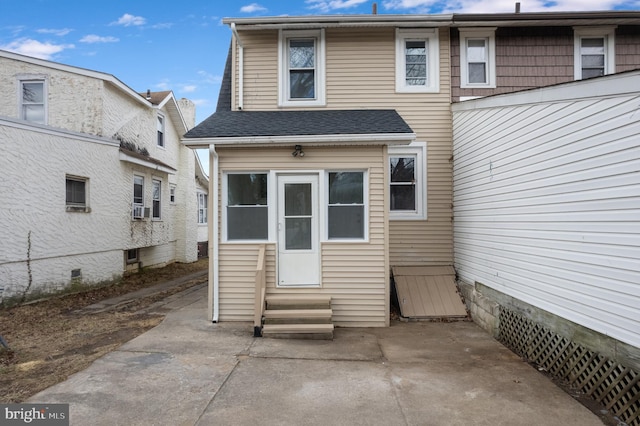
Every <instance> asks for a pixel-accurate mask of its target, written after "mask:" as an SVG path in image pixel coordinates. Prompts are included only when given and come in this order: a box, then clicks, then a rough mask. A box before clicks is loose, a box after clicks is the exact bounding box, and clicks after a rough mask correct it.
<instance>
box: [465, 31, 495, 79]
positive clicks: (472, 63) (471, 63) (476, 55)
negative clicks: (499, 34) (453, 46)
mask: <svg viewBox="0 0 640 426" xmlns="http://www.w3.org/2000/svg"><path fill="white" fill-rule="evenodd" d="M460 87H463V88H473V87H486V88H495V87H496V41H495V28H482V29H461V30H460Z"/></svg>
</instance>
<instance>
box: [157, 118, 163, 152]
mask: <svg viewBox="0 0 640 426" xmlns="http://www.w3.org/2000/svg"><path fill="white" fill-rule="evenodd" d="M156 127H157V130H158V141H157V143H158V146H159V147H162V148H164V116H163V115H161V114H158V121H157V123H156Z"/></svg>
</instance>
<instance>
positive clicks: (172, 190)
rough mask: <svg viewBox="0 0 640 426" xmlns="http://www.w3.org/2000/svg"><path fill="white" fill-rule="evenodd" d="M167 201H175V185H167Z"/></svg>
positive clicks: (173, 202)
mask: <svg viewBox="0 0 640 426" xmlns="http://www.w3.org/2000/svg"><path fill="white" fill-rule="evenodd" d="M169 202H170V203H171V204H175V203H176V186H175V185H169Z"/></svg>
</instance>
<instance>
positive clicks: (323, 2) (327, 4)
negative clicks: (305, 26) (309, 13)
mask: <svg viewBox="0 0 640 426" xmlns="http://www.w3.org/2000/svg"><path fill="white" fill-rule="evenodd" d="M368 1H369V0H306V1H305V3H307V4H308V5H309V9H314V10H318V11H320V12H323V13H326V12H330V11H332V10H337V9H349V8H352V7H357V6H360V5H361V4H363V3H367V2H368Z"/></svg>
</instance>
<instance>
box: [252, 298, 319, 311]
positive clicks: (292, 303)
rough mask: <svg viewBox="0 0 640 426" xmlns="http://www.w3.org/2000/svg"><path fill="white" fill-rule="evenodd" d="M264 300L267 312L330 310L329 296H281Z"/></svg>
mask: <svg viewBox="0 0 640 426" xmlns="http://www.w3.org/2000/svg"><path fill="white" fill-rule="evenodd" d="M265 300H266V302H267V309H268V310H284V309H330V308H331V296H313V295H311V296H302V295H300V296H298V295H282V296H267V297H266V299H265Z"/></svg>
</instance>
